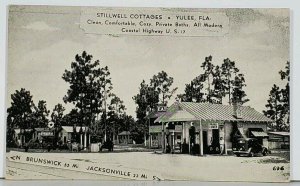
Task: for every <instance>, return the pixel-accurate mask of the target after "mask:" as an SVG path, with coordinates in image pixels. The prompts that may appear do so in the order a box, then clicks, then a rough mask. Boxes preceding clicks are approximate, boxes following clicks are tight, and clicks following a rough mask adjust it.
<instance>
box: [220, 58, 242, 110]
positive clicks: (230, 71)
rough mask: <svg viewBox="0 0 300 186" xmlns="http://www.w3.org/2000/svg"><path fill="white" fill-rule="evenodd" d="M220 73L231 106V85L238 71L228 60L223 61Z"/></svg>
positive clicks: (232, 62)
mask: <svg viewBox="0 0 300 186" xmlns="http://www.w3.org/2000/svg"><path fill="white" fill-rule="evenodd" d="M221 71H222V72H221V73H222V78H223V80H224V84H225V87H224V89H225V91H226V94H227V95H228V103H229V104H230V105H231V102H232V84H234V80H235V77H236V74H237V73H238V72H239V69H238V68H236V67H235V62H234V61H231V60H230V59H229V58H226V59H224V60H223V63H222V65H221Z"/></svg>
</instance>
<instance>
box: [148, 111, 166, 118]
mask: <svg viewBox="0 0 300 186" xmlns="http://www.w3.org/2000/svg"><path fill="white" fill-rule="evenodd" d="M164 113H165V111H153V112H150V113H149V114H148V115H147V116H146V117H145V118H146V119H149V118H158V117H160V116H161V115H163V114H164Z"/></svg>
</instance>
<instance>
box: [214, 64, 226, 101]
mask: <svg viewBox="0 0 300 186" xmlns="http://www.w3.org/2000/svg"><path fill="white" fill-rule="evenodd" d="M212 74H213V81H212V86H213V88H212V92H211V101H212V103H218V104H222V102H223V97H225V96H226V81H225V80H224V79H223V78H222V71H221V68H220V67H219V66H218V65H217V66H215V68H214V70H213V72H212Z"/></svg>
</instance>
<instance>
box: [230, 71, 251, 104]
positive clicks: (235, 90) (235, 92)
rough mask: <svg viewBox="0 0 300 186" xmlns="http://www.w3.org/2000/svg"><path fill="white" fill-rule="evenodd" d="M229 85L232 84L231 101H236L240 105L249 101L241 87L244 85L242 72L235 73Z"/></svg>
mask: <svg viewBox="0 0 300 186" xmlns="http://www.w3.org/2000/svg"><path fill="white" fill-rule="evenodd" d="M231 86H232V98H231V103H234V102H238V103H240V104H241V105H242V104H244V103H246V102H248V101H249V99H248V98H246V97H247V94H246V93H245V91H244V90H243V87H245V86H246V84H245V78H244V75H243V74H238V75H236V76H235V78H234V80H233V81H232V85H231Z"/></svg>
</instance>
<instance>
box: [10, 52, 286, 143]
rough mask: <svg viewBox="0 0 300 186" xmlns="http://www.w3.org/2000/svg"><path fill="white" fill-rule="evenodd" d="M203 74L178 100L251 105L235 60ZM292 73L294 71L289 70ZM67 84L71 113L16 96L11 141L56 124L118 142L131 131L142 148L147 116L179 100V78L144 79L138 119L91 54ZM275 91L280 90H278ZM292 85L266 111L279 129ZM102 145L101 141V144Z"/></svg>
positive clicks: (274, 94) (209, 62) (78, 61)
mask: <svg viewBox="0 0 300 186" xmlns="http://www.w3.org/2000/svg"><path fill="white" fill-rule="evenodd" d="M200 67H201V69H202V72H201V73H199V75H198V76H196V77H195V78H194V79H192V80H191V82H190V83H188V84H186V85H185V89H184V92H183V93H181V94H177V95H176V100H177V101H185V102H208V103H214V104H224V103H227V104H232V103H233V102H239V103H240V104H244V103H246V102H248V101H249V99H248V98H247V94H246V92H245V90H244V87H245V86H246V81H245V77H244V74H243V73H241V72H240V70H239V69H238V67H237V66H236V63H235V61H232V60H230V59H229V58H226V59H224V60H223V62H222V64H221V65H215V64H214V63H213V58H212V56H208V57H205V59H204V62H202V64H201V65H200ZM286 68H289V67H286ZM280 75H281V79H282V80H287V81H288V80H289V69H286V71H280ZM62 79H63V80H64V81H65V82H66V83H68V84H69V88H68V90H67V92H66V94H65V96H64V97H63V102H64V103H65V104H72V105H73V108H72V109H71V111H70V112H69V113H65V111H66V109H65V108H64V106H63V105H62V104H61V103H58V104H56V105H55V106H54V108H53V109H52V111H50V110H48V109H47V105H46V101H44V100H40V101H38V103H37V104H36V103H34V102H33V99H32V97H33V96H32V95H31V93H30V91H29V90H26V89H24V88H21V89H20V90H16V92H15V93H13V94H12V95H11V106H10V107H9V108H8V109H7V113H8V115H7V126H8V127H7V141H8V143H9V142H10V141H11V142H12V141H13V139H12V136H13V135H12V134H13V132H14V130H13V129H15V128H20V129H21V130H23V131H25V130H26V129H34V128H37V127H47V125H48V123H49V122H53V124H54V128H56V129H58V130H57V131H59V129H61V127H62V126H74V125H77V126H88V127H89V128H90V129H91V130H90V132H91V134H92V136H95V137H98V138H103V137H104V136H105V137H107V138H112V137H113V136H114V135H116V134H118V133H119V132H122V131H130V132H131V135H132V137H133V140H135V141H136V142H137V143H141V142H143V140H144V136H145V134H147V133H148V125H147V120H146V116H147V114H149V113H150V112H155V111H157V110H156V109H157V105H159V104H162V105H167V104H168V101H170V99H171V98H172V97H173V96H175V93H176V91H177V89H178V88H177V87H173V82H174V78H173V77H171V76H169V75H168V74H167V73H166V72H165V71H161V72H158V73H157V74H155V75H153V76H152V78H150V79H149V81H148V82H146V81H145V80H142V82H141V83H140V86H139V90H138V93H137V94H136V95H134V96H133V98H132V99H133V101H134V102H135V104H136V105H137V107H136V120H135V119H134V118H133V117H132V116H130V115H128V114H127V113H126V107H125V105H124V102H123V101H122V100H121V99H120V98H119V97H118V96H117V95H116V94H114V93H113V83H112V79H111V77H110V71H109V68H108V67H107V66H103V65H102V63H101V62H100V60H93V56H92V55H89V54H87V53H86V52H85V51H84V52H82V54H81V55H78V54H77V55H76V56H75V60H74V61H73V62H71V68H70V69H66V70H65V71H64V73H63V75H62ZM274 86H275V85H274ZM288 98H289V84H288V82H287V86H286V88H285V89H281V90H279V88H278V87H277V86H275V87H273V88H272V90H271V92H270V98H269V100H268V104H267V105H266V108H268V110H266V111H264V113H265V115H266V116H268V117H270V118H271V119H273V120H275V121H276V126H279V125H280V126H282V127H279V128H278V129H279V130H286V129H284V128H283V126H285V125H286V123H289V119H286V117H287V116H289V102H288ZM98 140H99V139H98Z"/></svg>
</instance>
